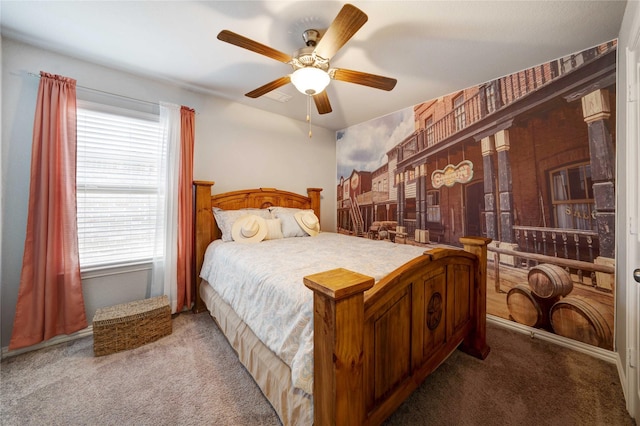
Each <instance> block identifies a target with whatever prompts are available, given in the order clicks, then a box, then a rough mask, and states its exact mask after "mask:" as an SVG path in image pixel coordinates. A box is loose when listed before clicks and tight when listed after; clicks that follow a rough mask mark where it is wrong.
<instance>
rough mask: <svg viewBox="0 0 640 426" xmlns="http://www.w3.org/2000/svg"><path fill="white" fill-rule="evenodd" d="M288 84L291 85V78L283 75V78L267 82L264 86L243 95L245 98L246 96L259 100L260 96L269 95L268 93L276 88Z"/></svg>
mask: <svg viewBox="0 0 640 426" xmlns="http://www.w3.org/2000/svg"><path fill="white" fill-rule="evenodd" d="M289 83H291V78H290V77H289V76H288V75H285V76H284V77H280V78H279V79H277V80H273V81H272V82H269V83H267V84H265V85H264V86H260V87H258V88H257V89H255V90H252V91H251V92H249V93H245V96H248V97H250V98H259V97H260V96H262V95H264V94H266V93H269V92H270V91H272V90H275V89H277V88H278V87H282V86H284V85H285V84H289Z"/></svg>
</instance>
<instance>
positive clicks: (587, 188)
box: [550, 163, 596, 230]
mask: <svg viewBox="0 0 640 426" xmlns="http://www.w3.org/2000/svg"><path fill="white" fill-rule="evenodd" d="M550 181H551V196H552V207H553V217H554V220H555V224H556V227H557V228H566V229H587V230H595V228H596V222H595V217H594V215H595V211H594V209H595V204H594V200H593V187H592V181H591V166H590V165H589V164H588V163H584V164H579V165H572V166H568V167H566V168H562V169H557V170H553V171H552V172H551V178H550Z"/></svg>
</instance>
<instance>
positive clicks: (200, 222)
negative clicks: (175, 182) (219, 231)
mask: <svg viewBox="0 0 640 426" xmlns="http://www.w3.org/2000/svg"><path fill="white" fill-rule="evenodd" d="M214 183H215V182H211V181H203V180H194V181H193V214H194V220H193V226H194V227H195V229H194V234H193V235H194V239H193V241H194V247H193V258H194V263H195V265H194V266H195V267H194V268H193V274H192V277H191V289H192V291H193V293H192V294H193V295H194V304H193V309H192V310H193V312H194V313H198V312H202V311H204V310H205V309H206V307H205V305H204V302H203V301H202V299H201V298H200V291H199V289H198V286H199V284H200V277H199V275H200V269H202V262H203V261H204V252H205V250H207V246H208V245H209V243H210V242H211V241H212V240H213V233H214V232H215V230H214V229H213V211H212V210H211V187H212V186H213V185H214Z"/></svg>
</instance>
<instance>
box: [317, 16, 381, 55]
mask: <svg viewBox="0 0 640 426" xmlns="http://www.w3.org/2000/svg"><path fill="white" fill-rule="evenodd" d="M368 19H369V18H368V17H367V15H366V14H365V13H364V12H363V11H361V10H360V9H358V8H357V7H355V6H353V5H350V4H345V5H344V6H343V7H342V9H341V10H340V12H339V13H338V16H336V19H334V20H333V22H332V23H331V25H329V28H328V29H327V31H326V32H325V33H324V35H323V36H322V38H321V39H320V41H319V42H318V45H317V46H316V48H315V51H314V52H315V54H316V55H317V56H319V57H321V58H322V59H327V60H329V59H331V58H332V57H333V55H335V54H336V52H337V51H338V50H340V48H341V47H342V46H344V44H345V43H346V42H347V41H349V39H350V38H351V37H353V35H354V34H355V33H356V32H357V31H358V30H359V29H360V27H362V26H363V25H364V23H365V22H367V20H368Z"/></svg>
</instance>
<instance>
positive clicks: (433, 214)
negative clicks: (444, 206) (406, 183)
mask: <svg viewBox="0 0 640 426" xmlns="http://www.w3.org/2000/svg"><path fill="white" fill-rule="evenodd" d="M427 222H437V223H440V191H427Z"/></svg>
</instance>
